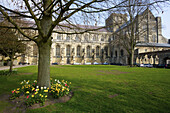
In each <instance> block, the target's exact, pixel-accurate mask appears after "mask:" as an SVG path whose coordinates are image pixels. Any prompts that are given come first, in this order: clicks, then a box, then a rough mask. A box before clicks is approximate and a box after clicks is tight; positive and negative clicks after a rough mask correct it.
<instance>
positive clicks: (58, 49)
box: [56, 45, 60, 57]
mask: <svg viewBox="0 0 170 113" xmlns="http://www.w3.org/2000/svg"><path fill="white" fill-rule="evenodd" d="M56 56H57V57H59V56H60V46H59V45H57V46H56Z"/></svg>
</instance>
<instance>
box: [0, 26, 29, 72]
mask: <svg viewBox="0 0 170 113" xmlns="http://www.w3.org/2000/svg"><path fill="white" fill-rule="evenodd" d="M25 49H26V45H25V44H24V43H22V42H21V41H19V40H18V37H17V35H16V33H15V32H14V31H12V30H11V29H7V28H3V29H0V54H2V55H4V56H7V57H9V60H10V69H9V71H10V72H12V68H13V61H14V60H15V59H16V58H17V57H19V56H20V55H21V54H22V53H24V52H25Z"/></svg>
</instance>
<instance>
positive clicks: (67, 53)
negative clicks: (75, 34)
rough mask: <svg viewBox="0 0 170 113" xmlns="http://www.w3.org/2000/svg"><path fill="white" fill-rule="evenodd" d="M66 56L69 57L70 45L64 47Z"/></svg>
mask: <svg viewBox="0 0 170 113" xmlns="http://www.w3.org/2000/svg"><path fill="white" fill-rule="evenodd" d="M66 55H67V56H70V45H67V47H66Z"/></svg>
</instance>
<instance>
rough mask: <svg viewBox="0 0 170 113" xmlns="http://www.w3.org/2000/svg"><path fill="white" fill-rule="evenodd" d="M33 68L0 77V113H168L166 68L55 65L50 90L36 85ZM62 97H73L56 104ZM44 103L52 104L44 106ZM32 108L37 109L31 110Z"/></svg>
mask: <svg viewBox="0 0 170 113" xmlns="http://www.w3.org/2000/svg"><path fill="white" fill-rule="evenodd" d="M37 68H38V67H37V66H28V67H22V68H18V69H17V70H16V72H15V73H12V74H10V75H8V74H6V75H0V96H1V98H0V112H26V113H49V112H53V113H56V112H76V113H77V112H118V113H122V112H133V113H137V112H154V113H158V112H166V113H167V112H170V110H169V106H170V98H169V94H170V74H169V73H170V70H169V69H158V68H142V67H133V68H130V67H127V66H113V65H96V66H95V65H88V66H86V65H65V66H60V65H57V66H51V68H50V71H51V75H50V76H51V86H52V88H51V89H48V88H46V87H38V86H37V85H36V83H37V81H36V79H37ZM3 73H4V72H3ZM70 93H71V94H70ZM64 95H68V96H70V95H71V96H70V98H69V99H68V100H67V101H57V100H58V99H60V98H61V97H63V96H64ZM16 100H17V101H16ZM22 100H24V105H23V104H20V101H22ZM48 100H56V101H55V102H53V103H50V104H48V103H49V101H48ZM19 104H20V106H19ZM35 104H39V105H40V107H31V106H34V105H35ZM46 104H47V105H46ZM23 106H26V108H24V109H23Z"/></svg>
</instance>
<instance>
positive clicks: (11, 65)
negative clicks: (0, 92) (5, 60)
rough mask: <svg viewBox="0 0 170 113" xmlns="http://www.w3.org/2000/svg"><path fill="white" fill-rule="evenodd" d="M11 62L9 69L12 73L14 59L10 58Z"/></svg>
mask: <svg viewBox="0 0 170 113" xmlns="http://www.w3.org/2000/svg"><path fill="white" fill-rule="evenodd" d="M10 60H11V62H10V68H9V72H10V73H11V72H12V68H13V58H10Z"/></svg>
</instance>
